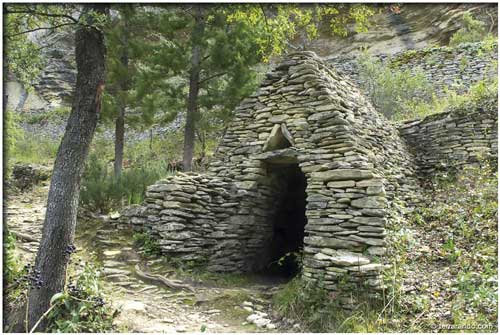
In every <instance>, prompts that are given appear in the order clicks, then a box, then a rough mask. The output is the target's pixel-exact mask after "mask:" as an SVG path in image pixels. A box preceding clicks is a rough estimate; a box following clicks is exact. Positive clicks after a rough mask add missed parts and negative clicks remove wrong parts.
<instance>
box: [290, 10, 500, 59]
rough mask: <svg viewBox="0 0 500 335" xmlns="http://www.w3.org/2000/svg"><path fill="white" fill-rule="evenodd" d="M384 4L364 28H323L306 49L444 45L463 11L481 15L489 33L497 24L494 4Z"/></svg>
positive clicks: (386, 50)
mask: <svg viewBox="0 0 500 335" xmlns="http://www.w3.org/2000/svg"><path fill="white" fill-rule="evenodd" d="M386 7H387V6H386ZM386 7H381V13H379V14H376V15H375V16H374V17H373V18H372V20H371V21H372V25H371V27H370V29H369V31H368V32H366V33H359V34H351V35H350V36H348V37H347V38H339V37H332V36H331V35H330V34H329V33H328V32H327V30H328V29H327V28H325V29H324V30H323V31H322V34H321V37H320V38H319V39H317V40H315V41H313V42H311V43H310V44H308V45H307V49H310V50H312V51H314V52H316V53H317V54H318V55H319V56H323V57H332V56H338V55H342V54H344V55H345V54H356V53H359V52H360V50H361V49H365V48H366V49H367V50H368V51H369V52H370V53H372V54H388V55H392V54H394V53H397V52H401V51H404V50H408V49H420V48H425V47H429V46H433V45H439V46H442V45H447V44H448V42H449V40H450V37H451V35H453V33H455V32H456V31H457V30H458V29H460V27H461V24H462V20H461V18H462V15H463V14H464V13H465V12H470V13H472V14H473V16H474V17H477V18H479V19H481V20H482V21H483V22H485V24H486V26H487V29H488V30H490V29H491V31H492V32H493V33H495V32H496V31H497V26H498V17H497V5H496V4H452V3H448V4H437V3H432V4H404V5H401V7H400V13H399V14H395V13H393V12H391V11H390V10H389V9H388V8H386ZM350 28H351V29H353V27H350ZM297 42H298V43H299V44H300V41H297Z"/></svg>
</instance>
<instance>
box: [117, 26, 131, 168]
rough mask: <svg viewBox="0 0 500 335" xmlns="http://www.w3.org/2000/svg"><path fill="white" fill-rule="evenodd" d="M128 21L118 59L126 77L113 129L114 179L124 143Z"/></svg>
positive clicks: (124, 77) (122, 83)
mask: <svg viewBox="0 0 500 335" xmlns="http://www.w3.org/2000/svg"><path fill="white" fill-rule="evenodd" d="M127 23H128V20H127V18H125V19H124V28H123V44H122V48H123V49H122V55H121V57H120V62H121V64H122V66H123V68H124V69H126V72H125V73H126V75H125V76H123V77H122V80H121V83H120V90H121V93H122V96H121V97H120V99H119V101H120V106H119V107H118V108H119V110H118V117H117V118H116V128H115V166H114V167H115V177H119V176H120V175H121V173H122V167H123V146H124V143H125V108H126V105H127V102H126V98H125V96H126V92H127V91H128V88H129V80H130V78H129V74H128V40H129V36H128V34H129V30H128V24H127Z"/></svg>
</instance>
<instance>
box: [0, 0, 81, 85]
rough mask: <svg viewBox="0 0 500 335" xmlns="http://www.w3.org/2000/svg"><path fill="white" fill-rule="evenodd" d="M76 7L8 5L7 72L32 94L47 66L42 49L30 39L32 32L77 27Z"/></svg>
mask: <svg viewBox="0 0 500 335" xmlns="http://www.w3.org/2000/svg"><path fill="white" fill-rule="evenodd" d="M74 10H75V6H74V5H72V4H56V5H53V4H6V6H4V23H5V25H4V37H5V61H4V66H5V68H6V70H7V71H6V72H9V73H12V74H14V75H15V77H16V79H17V80H18V81H19V82H21V84H23V86H24V88H25V89H26V90H28V91H30V90H31V89H32V88H33V84H34V83H35V82H36V80H37V78H38V76H39V75H40V73H41V70H42V68H43V67H44V66H45V64H44V62H43V60H42V57H41V55H40V50H41V49H40V47H39V46H38V45H37V44H35V43H34V42H33V41H32V39H29V38H28V33H29V32H31V31H49V30H51V31H52V32H56V31H60V30H61V29H63V27H65V26H69V25H73V24H74V23H75V22H74V21H73V20H72V19H71V16H70V15H71V14H72V12H73V11H74Z"/></svg>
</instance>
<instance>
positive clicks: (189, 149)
mask: <svg viewBox="0 0 500 335" xmlns="http://www.w3.org/2000/svg"><path fill="white" fill-rule="evenodd" d="M203 20H204V19H203V10H202V6H201V5H197V6H196V13H195V27H194V31H193V38H192V44H193V48H192V51H191V69H190V72H189V95H188V100H187V112H186V126H185V128H184V151H183V158H182V165H183V168H184V171H191V169H192V163H193V152H194V142H195V130H196V121H197V119H198V92H199V90H200V83H199V81H200V64H201V38H202V36H203V31H204V30H205V22H204V21H203Z"/></svg>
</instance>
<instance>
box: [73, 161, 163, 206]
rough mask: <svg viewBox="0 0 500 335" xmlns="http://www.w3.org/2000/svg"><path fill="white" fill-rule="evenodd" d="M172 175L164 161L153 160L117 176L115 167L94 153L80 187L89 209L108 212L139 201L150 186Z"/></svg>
mask: <svg viewBox="0 0 500 335" xmlns="http://www.w3.org/2000/svg"><path fill="white" fill-rule="evenodd" d="M167 174H168V169H167V167H166V164H165V163H164V162H149V163H145V164H143V165H142V166H138V167H132V168H128V169H124V170H123V172H122V174H121V176H120V177H119V178H115V177H114V175H113V172H112V167H111V166H109V164H108V163H107V162H106V161H104V160H102V159H99V158H98V157H97V155H96V154H95V153H93V154H91V155H90V156H89V158H88V160H87V163H86V166H85V171H84V174H83V178H82V187H81V190H80V204H81V205H82V206H83V207H84V208H87V209H89V210H93V211H100V212H108V211H110V210H111V209H116V208H118V207H120V206H123V205H130V204H138V203H141V202H142V200H143V199H144V193H145V192H146V188H147V187H148V186H149V185H151V184H153V183H154V182H155V181H157V180H158V179H160V178H161V177H164V176H165V175H167Z"/></svg>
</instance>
